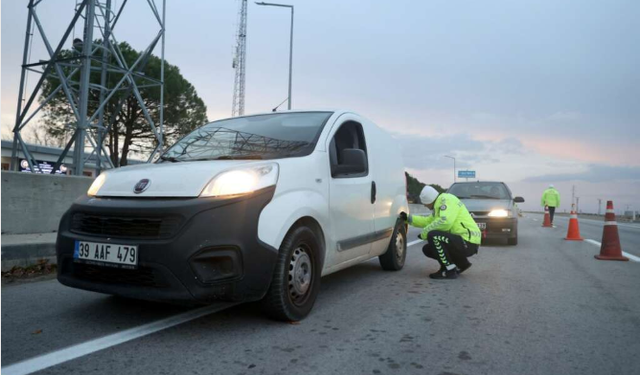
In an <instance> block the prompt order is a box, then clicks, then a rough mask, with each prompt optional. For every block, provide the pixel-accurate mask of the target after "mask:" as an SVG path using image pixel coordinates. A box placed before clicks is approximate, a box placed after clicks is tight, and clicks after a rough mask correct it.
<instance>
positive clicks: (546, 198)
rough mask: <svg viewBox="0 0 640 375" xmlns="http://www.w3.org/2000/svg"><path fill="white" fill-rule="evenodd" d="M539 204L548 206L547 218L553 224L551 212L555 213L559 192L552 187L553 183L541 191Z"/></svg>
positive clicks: (558, 201) (558, 204) (558, 203)
mask: <svg viewBox="0 0 640 375" xmlns="http://www.w3.org/2000/svg"><path fill="white" fill-rule="evenodd" d="M540 204H541V205H542V206H543V207H545V206H546V207H548V208H549V220H550V221H551V225H553V214H555V213H556V207H560V193H558V190H556V188H554V187H553V184H550V185H549V187H548V188H547V190H545V191H544V193H542V199H541V200H540Z"/></svg>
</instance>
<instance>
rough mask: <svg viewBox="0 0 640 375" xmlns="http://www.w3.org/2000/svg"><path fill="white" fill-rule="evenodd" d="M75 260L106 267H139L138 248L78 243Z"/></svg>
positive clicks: (111, 244)
mask: <svg viewBox="0 0 640 375" xmlns="http://www.w3.org/2000/svg"><path fill="white" fill-rule="evenodd" d="M73 258H74V259H77V260H80V261H84V262H87V263H96V264H100V265H105V266H106V265H111V266H124V267H126V268H135V267H136V266H137V265H138V246H135V245H121V244H113V243H98V242H85V241H76V247H75V250H74V252H73Z"/></svg>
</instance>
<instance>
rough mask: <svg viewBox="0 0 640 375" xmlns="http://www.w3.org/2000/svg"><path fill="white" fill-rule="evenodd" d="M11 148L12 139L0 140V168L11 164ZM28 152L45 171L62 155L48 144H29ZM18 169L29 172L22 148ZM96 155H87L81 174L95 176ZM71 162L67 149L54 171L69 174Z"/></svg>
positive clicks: (70, 155)
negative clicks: (0, 154)
mask: <svg viewBox="0 0 640 375" xmlns="http://www.w3.org/2000/svg"><path fill="white" fill-rule="evenodd" d="M12 148H13V142H12V141H6V140H3V141H2V170H3V171H8V170H9V168H10V166H11V150H12ZM29 152H31V156H33V158H34V159H36V161H37V162H38V164H39V166H40V169H41V170H43V171H44V172H45V173H47V172H51V170H52V169H53V167H54V165H55V163H56V162H57V161H58V158H59V157H60V155H62V149H61V148H58V147H50V146H39V145H32V144H29ZM18 160H19V161H18V163H20V164H19V165H18V170H19V171H22V172H30V169H29V164H28V163H27V161H26V160H25V159H24V155H23V153H22V150H18ZM96 160H97V159H96V157H95V155H92V156H90V157H89V159H88V160H87V162H86V163H85V165H84V171H83V174H84V175H85V176H89V177H95V173H96ZM102 160H103V165H106V164H107V160H108V157H106V156H104V155H103V156H102ZM128 162H129V164H141V163H144V161H142V160H136V159H129V160H128ZM72 164H73V149H71V150H69V152H68V153H67V155H66V157H65V158H64V161H63V163H62V164H61V165H60V168H59V169H58V170H57V171H56V173H58V174H70V173H71V172H70V170H69V168H68V167H67V166H68V165H72Z"/></svg>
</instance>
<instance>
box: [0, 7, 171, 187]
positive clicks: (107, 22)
mask: <svg viewBox="0 0 640 375" xmlns="http://www.w3.org/2000/svg"><path fill="white" fill-rule="evenodd" d="M42 2H43V0H29V4H28V6H27V8H28V10H29V14H28V17H27V32H26V37H25V45H24V53H23V59H22V73H21V76H20V88H19V94H18V108H17V111H16V122H15V125H14V128H13V133H14V138H13V149H12V152H11V169H12V170H16V169H17V166H18V158H19V157H20V158H23V161H24V162H26V163H28V166H29V169H30V170H31V172H38V173H42V172H43V171H42V170H40V167H39V165H38V161H37V160H36V159H35V158H34V157H33V155H32V153H31V152H30V150H29V146H28V145H27V143H26V142H25V141H24V140H23V138H22V135H21V132H22V130H23V129H24V128H25V126H27V125H28V124H29V122H30V121H31V120H33V119H34V118H36V116H37V115H38V113H39V112H40V111H41V110H42V109H43V108H44V107H45V106H46V105H47V104H48V103H49V102H50V101H51V100H52V99H54V97H55V96H56V95H58V94H60V95H63V96H64V99H65V101H66V105H67V106H68V110H69V113H71V114H73V120H72V122H71V123H69V124H65V127H66V129H67V130H68V131H69V133H71V134H72V136H71V137H70V139H69V141H68V142H67V144H66V146H65V148H64V149H63V151H62V154H61V155H60V157H59V158H58V161H57V162H56V164H55V166H54V167H53V169H52V170H51V173H55V171H56V170H57V169H58V168H59V167H60V165H61V164H62V163H63V162H64V161H65V158H66V157H67V154H69V151H70V149H71V147H72V146H73V147H74V150H73V162H72V164H71V165H68V166H69V167H71V168H72V170H73V172H74V174H76V175H82V174H83V172H84V165H85V163H86V162H87V161H89V160H90V159H94V160H95V163H96V172H97V173H100V170H101V169H102V168H103V167H107V168H112V167H113V163H112V162H111V159H110V158H108V157H103V154H104V155H105V156H106V155H108V150H107V149H106V148H105V147H104V139H105V136H106V135H107V134H108V132H109V130H110V129H111V127H112V126H113V124H114V122H115V120H116V116H111V118H110V119H108V118H106V117H107V116H106V115H105V108H106V107H107V105H109V106H110V107H113V109H114V113H117V110H118V109H119V108H121V107H122V105H123V104H124V101H123V100H122V99H120V100H119V101H118V102H117V103H116V104H115V105H114V102H115V97H114V95H115V94H116V93H118V92H122V91H123V92H125V93H127V95H125V96H128V95H133V96H134V97H135V98H136V100H137V101H138V105H139V106H140V109H141V110H142V113H143V116H144V118H145V120H146V122H147V124H148V125H149V127H150V128H151V130H152V131H153V133H154V135H155V138H156V139H155V149H154V151H153V153H152V154H151V157H150V158H149V160H151V159H152V158H153V157H154V156H155V154H157V153H158V152H159V151H161V150H162V144H163V138H162V134H163V129H162V127H163V121H164V118H163V107H164V35H165V27H164V25H165V8H166V0H162V7H161V8H159V7H158V6H157V4H156V0H148V1H147V4H148V6H149V11H150V12H151V13H152V14H153V16H154V19H155V20H156V21H157V25H158V28H159V30H158V32H157V33H156V34H155V35H154V36H153V37H152V39H151V41H150V42H149V44H148V46H147V48H146V49H145V50H144V52H143V53H142V54H140V56H139V57H138V59H137V60H136V61H126V60H125V59H124V56H123V54H122V51H121V50H120V47H119V41H118V39H116V36H115V33H114V30H115V31H117V29H116V25H117V24H118V21H119V20H120V18H121V15H122V13H123V12H124V11H125V10H126V9H128V8H129V7H126V6H125V5H126V4H127V1H123V2H121V4H120V6H114V4H112V0H77V1H76V8H75V11H74V15H73V17H72V19H71V21H70V22H69V23H68V24H67V27H66V29H65V32H64V34H63V35H62V37H61V39H60V40H59V41H57V43H55V44H52V43H51V42H56V40H52V39H51V37H52V36H54V35H56V34H55V33H54V34H51V33H49V31H50V30H47V29H46V28H45V27H44V26H43V24H44V25H46V23H43V22H41V20H43V19H46V18H51V17H59V15H56V14H49V13H46V12H44V11H43V12H42V13H40V12H39V9H38V8H39V5H40V4H41V3H42ZM49 2H51V1H49ZM76 23H77V24H81V25H82V29H83V34H82V39H80V38H76V39H74V40H71V39H73V38H70V36H71V34H72V32H73V30H74V29H75V26H76ZM34 35H37V36H38V37H39V40H40V41H41V42H42V44H43V45H44V47H45V50H46V52H47V56H45V58H38V57H34V58H33V59H32V58H31V52H30V51H31V49H32V45H33V44H34V39H33V37H34ZM159 42H160V43H161V45H162V51H161V57H160V59H161V73H160V77H157V78H155V77H149V76H147V75H145V74H144V67H145V65H146V64H147V62H148V60H149V58H150V56H151V53H152V52H153V50H154V49H155V47H156V45H157V44H158V43H159ZM69 44H71V45H72V47H73V48H72V50H71V52H70V53H67V54H65V53H64V51H63V49H64V47H65V45H69ZM28 73H35V74H39V75H40V76H39V77H38V82H37V83H36V84H35V86H34V88H33V89H32V90H30V92H27V91H29V88H28V87H27V86H28V85H27V75H28ZM91 75H94V76H100V84H97V83H95V82H91V80H90V76H91ZM108 76H111V77H112V78H115V80H116V82H117V83H116V84H115V85H112V86H110V85H109V80H108ZM47 79H50V82H54V83H55V85H56V86H54V87H53V88H52V91H51V92H50V93H49V94H48V96H46V97H44V96H42V95H41V94H42V93H43V90H42V89H43V85H44V84H45V81H46V80H47ZM152 86H155V87H158V86H159V87H160V108H159V111H158V112H159V118H158V119H157V121H154V120H153V119H152V118H151V116H150V114H149V111H148V108H147V105H146V104H145V101H144V100H143V98H142V96H141V94H140V89H141V88H143V87H152ZM38 98H39V100H38V101H37V105H34V104H35V103H36V99H38ZM89 103H93V104H94V105H93V106H90V105H89Z"/></svg>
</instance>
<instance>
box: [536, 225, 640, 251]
mask: <svg viewBox="0 0 640 375" xmlns="http://www.w3.org/2000/svg"><path fill="white" fill-rule="evenodd" d="M527 217H528V218H531V219H535V220H536V221H539V223H542V220H543V218H544V216H543V215H536V214H529V215H527ZM553 221H554V223H553V224H554V225H555V226H556V227H557V228H554V229H553V230H556V231H558V232H561V233H562V234H564V235H566V234H567V229H568V226H569V217H568V216H555V217H554V219H553ZM578 224H579V227H580V234H581V235H582V238H585V239H591V240H594V241H597V242H602V230H603V228H604V219H603V220H595V219H586V218H582V217H580V216H578ZM618 234H619V235H620V245H621V247H622V251H624V252H626V253H629V254H632V255H635V256H637V257H640V224H638V223H618ZM594 246H595V245H594Z"/></svg>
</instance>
